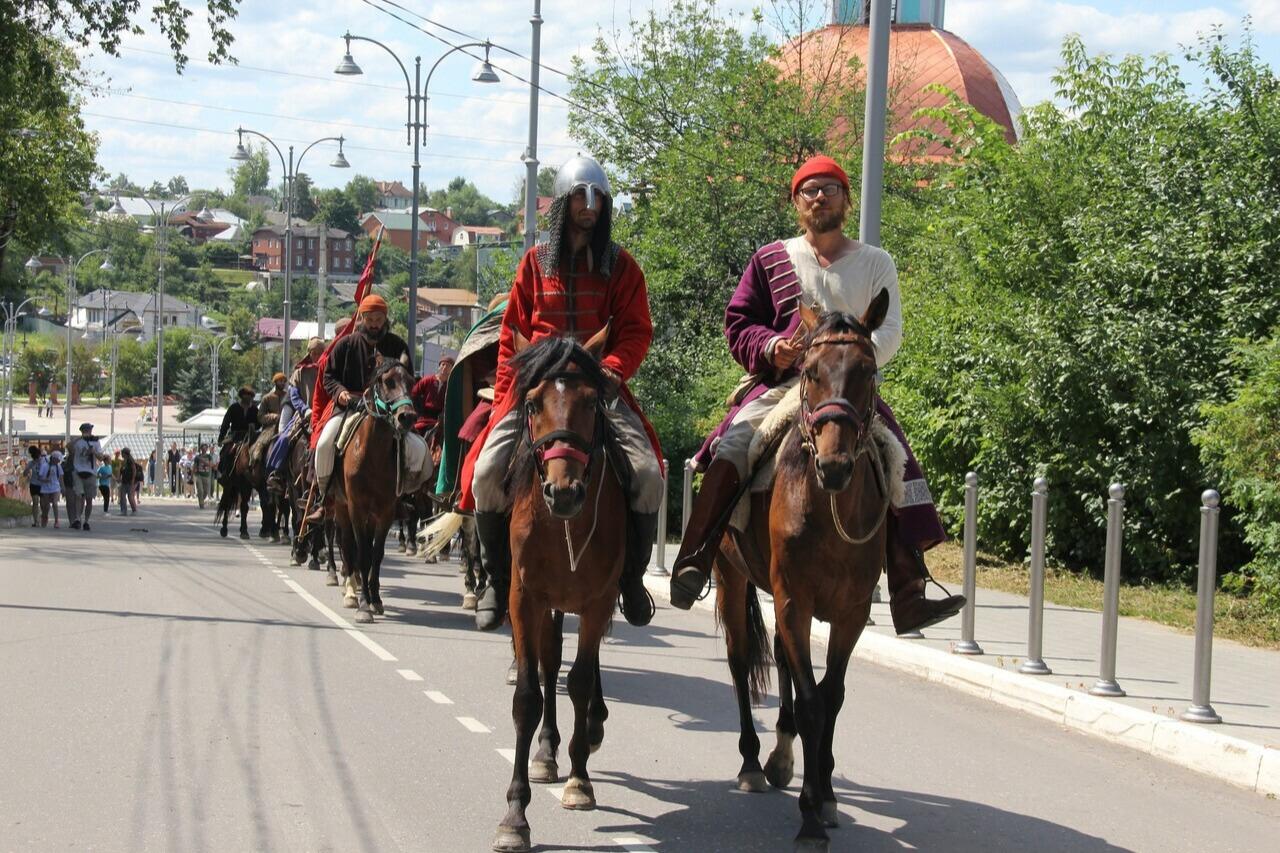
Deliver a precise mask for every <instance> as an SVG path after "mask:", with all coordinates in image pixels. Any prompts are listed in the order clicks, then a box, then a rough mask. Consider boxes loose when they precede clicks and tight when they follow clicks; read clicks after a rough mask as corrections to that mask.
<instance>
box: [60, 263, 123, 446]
mask: <svg viewBox="0 0 1280 853" xmlns="http://www.w3.org/2000/svg"><path fill="white" fill-rule="evenodd" d="M106 251H107V250H106V249H90V250H89V251H87V252H85V253H84V254H83V255H81V256H80V257H79V258H78V259H77V260H76V262H75V263H73V264H71V265H70V266H69V267H67V384H66V386H65V387H64V388H63V400H62V411H63V414H64V416H65V418H66V429H65V430H64V431H63V438H62V440H63V445H62V446H63V447H65V448H70V447H71V312H72V311H73V310H75V301H76V270H77V269H79V268H80V264H82V263H83V262H84V260H85V259H86V258H88V257H90V256H92V255H100V254H102V253H104V252H106ZM99 269H104V270H111V269H113V267H112V266H111V259H110V258H106V259H104V260H103V261H102V266H101V267H99Z"/></svg>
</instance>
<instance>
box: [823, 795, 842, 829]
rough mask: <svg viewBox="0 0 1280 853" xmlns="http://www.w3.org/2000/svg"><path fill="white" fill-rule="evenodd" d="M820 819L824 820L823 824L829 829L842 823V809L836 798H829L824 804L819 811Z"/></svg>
mask: <svg viewBox="0 0 1280 853" xmlns="http://www.w3.org/2000/svg"><path fill="white" fill-rule="evenodd" d="M818 820H820V821H822V825H823V826H825V827H826V828H827V829H835V828H836V827H837V826H839V825H840V809H839V806H838V805H837V804H836V801H835V800H827V801H826V802H825V803H823V804H822V809H821V811H819V812H818Z"/></svg>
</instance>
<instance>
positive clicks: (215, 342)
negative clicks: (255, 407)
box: [187, 338, 242, 409]
mask: <svg viewBox="0 0 1280 853" xmlns="http://www.w3.org/2000/svg"><path fill="white" fill-rule="evenodd" d="M197 340H199V339H198V338H192V339H191V343H190V344H188V345H187V349H189V350H192V351H193V352H195V351H198V350H199V349H200V348H199V347H198V346H196V341H197ZM227 341H231V350H232V352H240V350H241V349H242V347H241V346H240V341H239V340H237V339H235V338H212V339H209V340H202V341H200V342H201V343H203V344H204V345H205V346H207V347H208V348H209V406H210V408H214V409H216V408H218V356H220V355H221V354H222V345H223V344H224V343H226V342H227Z"/></svg>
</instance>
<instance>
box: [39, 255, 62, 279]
mask: <svg viewBox="0 0 1280 853" xmlns="http://www.w3.org/2000/svg"><path fill="white" fill-rule="evenodd" d="M35 258H36V263H38V264H39V265H40V266H38V267H36V268H35V269H33V270H31V271H30V274H31V275H33V276H34V275H39V274H40V273H42V272H47V273H49V274H51V275H64V274H66V272H67V267H68V266H69V265H70V264H71V260H70V259H69V258H60V257H58V256H57V255H36V256H35Z"/></svg>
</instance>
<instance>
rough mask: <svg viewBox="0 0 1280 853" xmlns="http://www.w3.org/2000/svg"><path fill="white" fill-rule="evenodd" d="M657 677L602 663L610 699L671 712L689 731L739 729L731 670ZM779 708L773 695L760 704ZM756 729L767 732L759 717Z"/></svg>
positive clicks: (763, 708) (678, 724)
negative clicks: (717, 676)
mask: <svg viewBox="0 0 1280 853" xmlns="http://www.w3.org/2000/svg"><path fill="white" fill-rule="evenodd" d="M653 676H654V673H653V670H650V669H633V668H630V667H620V666H617V665H616V664H613V663H609V662H607V661H602V662H601V678H602V680H603V682H604V685H603V686H604V695H605V700H606V701H607V702H610V703H617V704H626V705H639V706H649V707H651V708H660V709H663V710H665V711H668V712H669V714H668V717H669V718H670V720H671V724H672V725H674V726H675V727H676V728H678V729H684V730H685V731H694V732H737V731H738V719H737V715H736V713H734V708H735V707H736V706H735V703H736V702H737V699H736V698H735V695H734V690H733V684H732V682H731V681H730V680H729V676H728V673H727V672H726V673H725V675H724V678H723V680H718V679H712V678H703V677H701V676H697V675H685V674H681V673H672V672H666V673H663V676H662V680H661V683H659V682H658V681H656V680H655V679H654V677H653ZM777 708H778V703H777V699H776V698H775V697H773V696H772V695H770V696H768V697H767V698H766V699H765V702H764V703H762V704H761V705H759V706H756V710H760V711H769V710H773V711H774V712H776V710H777ZM756 730H757V731H758V732H765V731H767V729H765V728H764V727H763V726H762V725H761V724H760V722H759V721H758V720H757V721H756Z"/></svg>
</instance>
